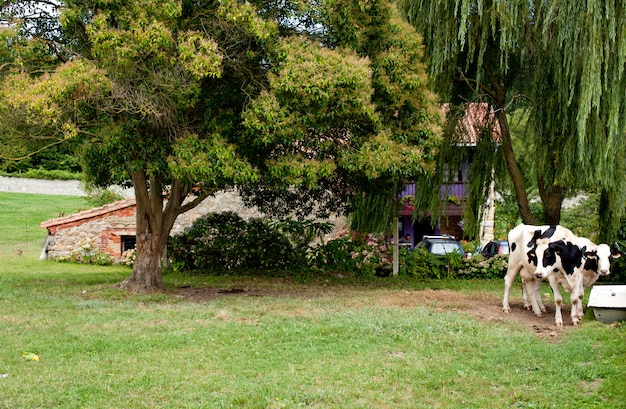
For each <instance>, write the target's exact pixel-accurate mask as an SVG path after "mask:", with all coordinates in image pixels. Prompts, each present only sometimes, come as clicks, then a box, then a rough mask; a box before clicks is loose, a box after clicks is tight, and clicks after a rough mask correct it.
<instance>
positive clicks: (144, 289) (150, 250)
mask: <svg viewBox="0 0 626 409" xmlns="http://www.w3.org/2000/svg"><path fill="white" fill-rule="evenodd" d="M132 178H133V187H134V189H135V198H136V203H137V205H136V206H137V207H136V211H135V217H136V238H137V244H136V245H137V247H136V250H137V257H136V258H135V265H134V266H133V273H132V274H131V276H130V277H128V278H127V279H126V280H124V281H123V282H122V283H121V284H120V286H121V287H122V288H126V289H128V290H129V291H130V292H132V293H154V292H158V291H163V290H164V289H165V287H164V286H163V276H162V265H161V259H162V256H163V255H164V253H165V249H166V247H167V239H168V237H169V235H170V231H171V230H172V227H173V226H174V222H175V221H176V217H178V215H179V214H181V213H184V212H186V211H188V210H190V209H193V208H194V207H196V206H198V205H199V204H200V203H202V201H203V200H204V199H205V198H206V197H207V196H208V195H209V194H210V193H211V191H203V192H200V193H199V194H198V195H196V196H195V197H194V199H193V200H190V201H189V202H188V203H185V204H183V203H184V202H185V199H186V198H187V195H188V194H189V192H190V191H191V186H190V185H188V184H184V185H183V184H181V182H180V181H179V180H177V179H174V180H173V181H172V183H171V185H169V186H168V188H167V189H164V186H163V179H162V178H161V177H160V176H158V175H155V176H151V177H150V180H147V178H146V173H145V171H143V170H138V171H135V172H132ZM166 190H167V191H169V195H168V196H167V197H168V198H167V200H165V197H166V196H164V194H163V192H164V191H166ZM164 200H165V201H164Z"/></svg>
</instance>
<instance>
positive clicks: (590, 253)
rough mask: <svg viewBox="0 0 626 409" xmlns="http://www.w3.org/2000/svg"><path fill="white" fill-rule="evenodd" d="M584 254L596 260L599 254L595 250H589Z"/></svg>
mask: <svg viewBox="0 0 626 409" xmlns="http://www.w3.org/2000/svg"><path fill="white" fill-rule="evenodd" d="M583 254H584V255H585V257H587V258H590V259H592V260H595V259H597V258H598V255H597V254H596V253H595V252H593V251H588V252H586V253H583Z"/></svg>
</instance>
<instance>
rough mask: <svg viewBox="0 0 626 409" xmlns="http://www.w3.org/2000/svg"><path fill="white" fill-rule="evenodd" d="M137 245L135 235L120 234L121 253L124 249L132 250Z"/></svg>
mask: <svg viewBox="0 0 626 409" xmlns="http://www.w3.org/2000/svg"><path fill="white" fill-rule="evenodd" d="M136 245H137V238H136V237H135V236H122V253H123V252H125V251H126V250H132V249H134V248H135V246H136Z"/></svg>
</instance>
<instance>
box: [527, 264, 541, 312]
mask: <svg viewBox="0 0 626 409" xmlns="http://www.w3.org/2000/svg"><path fill="white" fill-rule="evenodd" d="M522 282H523V283H525V286H526V295H527V297H528V298H529V300H530V305H531V306H532V309H533V312H534V313H535V315H536V316H537V317H542V316H543V314H542V311H541V308H539V303H538V302H537V292H538V291H537V286H541V280H538V279H536V278H533V277H532V276H526V277H525V276H524V274H522Z"/></svg>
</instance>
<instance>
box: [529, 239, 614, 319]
mask: <svg viewBox="0 0 626 409" xmlns="http://www.w3.org/2000/svg"><path fill="white" fill-rule="evenodd" d="M576 242H577V245H578V247H579V248H580V249H581V250H582V251H584V255H583V256H584V260H583V261H584V264H583V267H582V290H580V293H579V294H576V296H577V297H579V298H578V300H579V301H578V302H576V303H574V302H573V301H572V309H573V310H574V311H575V312H576V315H577V317H578V320H580V319H582V317H583V315H584V309H583V302H582V299H583V296H584V291H585V289H586V288H589V287H591V286H592V285H593V284H594V283H595V282H596V281H597V280H598V278H599V277H600V276H607V275H609V274H610V272H611V259H612V258H619V257H621V255H622V252H621V251H620V250H619V248H617V247H614V248H610V247H609V246H608V245H606V244H595V243H593V242H592V241H591V240H589V239H587V238H585V237H577V239H576ZM577 279H578V277H575V276H574V275H573V270H572V274H569V275H568V274H564V273H563V272H562V271H561V270H559V269H556V271H553V273H552V274H550V275H549V276H548V281H549V282H550V288H551V289H552V292H553V294H554V304H555V309H556V312H555V323H556V325H557V326H562V325H563V317H562V315H561V305H562V302H563V297H562V296H561V292H560V290H559V286H562V287H563V289H564V290H565V291H567V292H569V293H570V294H571V293H572V285H575V284H576V283H577V281H576V280H577ZM540 289H541V283H540V282H536V283H534V288H527V287H526V285H523V286H522V291H523V295H524V305H527V304H528V301H527V297H528V295H527V292H528V291H534V293H535V298H536V299H537V303H538V305H539V308H540V309H541V310H542V311H543V310H545V307H544V306H543V303H542V302H541V291H540ZM572 315H573V312H572Z"/></svg>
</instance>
